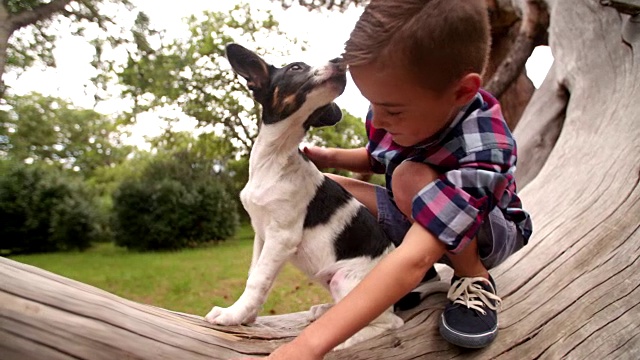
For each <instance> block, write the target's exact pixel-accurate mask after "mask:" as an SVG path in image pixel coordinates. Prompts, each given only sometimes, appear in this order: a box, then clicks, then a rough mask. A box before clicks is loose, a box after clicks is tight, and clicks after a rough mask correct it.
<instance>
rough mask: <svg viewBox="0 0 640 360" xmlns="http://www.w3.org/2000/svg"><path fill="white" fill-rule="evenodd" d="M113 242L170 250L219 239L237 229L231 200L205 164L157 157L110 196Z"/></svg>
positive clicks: (230, 234)
mask: <svg viewBox="0 0 640 360" xmlns="http://www.w3.org/2000/svg"><path fill="white" fill-rule="evenodd" d="M113 211H114V224H113V229H114V236H115V239H116V244H118V245H120V246H125V247H127V248H130V249H135V250H173V249H180V248H184V247H191V246H195V245H197V244H201V243H205V242H209V241H217V240H223V239H226V238H228V237H230V236H232V235H233V234H234V233H235V230H236V228H237V226H238V212H237V208H236V202H235V201H234V199H233V198H232V197H231V195H229V193H228V192H227V191H226V188H225V187H224V185H223V184H222V183H221V182H220V181H219V179H218V178H217V176H216V175H215V174H212V172H210V171H209V170H208V167H207V166H206V164H201V163H198V162H194V161H192V160H191V159H189V157H188V156H187V155H184V154H183V155H174V156H172V157H170V158H165V159H163V158H159V159H157V160H155V161H152V162H151V163H150V164H148V165H147V167H146V168H145V170H144V171H143V173H142V175H141V176H140V177H139V178H136V179H129V180H126V181H124V182H123V183H122V184H121V185H120V187H119V188H118V189H117V190H116V192H115V194H114V197H113Z"/></svg>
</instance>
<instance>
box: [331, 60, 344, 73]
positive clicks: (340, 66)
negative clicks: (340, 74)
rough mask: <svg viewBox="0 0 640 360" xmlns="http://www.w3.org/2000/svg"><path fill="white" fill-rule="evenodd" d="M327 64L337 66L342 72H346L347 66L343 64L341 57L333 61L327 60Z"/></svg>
mask: <svg viewBox="0 0 640 360" xmlns="http://www.w3.org/2000/svg"><path fill="white" fill-rule="evenodd" d="M329 63H331V64H334V65H338V68H339V69H340V70H342V71H345V70H347V64H345V63H344V60H343V59H342V58H341V57H337V58H335V59H331V60H329Z"/></svg>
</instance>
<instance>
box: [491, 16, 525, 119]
mask: <svg viewBox="0 0 640 360" xmlns="http://www.w3.org/2000/svg"><path fill="white" fill-rule="evenodd" d="M514 15H515V14H514ZM491 27H492V33H491V40H492V43H491V54H490V56H489V64H488V65H487V69H486V70H485V72H484V74H483V82H484V83H488V82H489V81H490V80H491V78H492V77H493V76H494V74H495V73H496V70H497V69H498V67H499V66H500V64H502V63H503V61H504V60H505V59H506V58H507V56H509V53H510V50H511V49H512V47H513V44H514V43H515V41H516V39H517V37H518V33H519V29H520V21H519V20H517V18H516V20H515V21H514V22H512V23H505V20H504V19H503V18H498V17H496V18H494V17H492V19H491ZM534 91H535V87H534V86H533V83H532V82H531V80H530V79H529V78H528V77H527V74H526V72H525V71H524V69H521V70H520V74H519V75H518V76H517V78H516V79H515V80H514V81H513V83H512V84H511V85H510V86H509V87H507V88H506V89H505V90H504V91H503V92H502V94H501V95H500V96H499V97H498V99H499V100H500V105H501V107H502V113H503V115H504V118H505V120H506V121H507V124H508V125H509V128H510V129H511V130H512V131H513V130H514V129H515V128H516V125H517V124H518V122H519V121H520V118H521V117H522V113H523V112H524V109H525V108H526V107H527V104H528V103H529V100H530V99H531V96H533V92H534Z"/></svg>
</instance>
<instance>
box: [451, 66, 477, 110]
mask: <svg viewBox="0 0 640 360" xmlns="http://www.w3.org/2000/svg"><path fill="white" fill-rule="evenodd" d="M481 84H482V78H481V77H480V75H478V74H476V73H469V74H466V75H465V76H463V77H462V79H460V80H459V81H458V86H457V87H456V89H455V94H454V96H455V103H456V105H457V106H463V105H466V104H467V103H468V102H469V101H471V99H473V97H474V96H476V94H477V93H478V90H480V85H481Z"/></svg>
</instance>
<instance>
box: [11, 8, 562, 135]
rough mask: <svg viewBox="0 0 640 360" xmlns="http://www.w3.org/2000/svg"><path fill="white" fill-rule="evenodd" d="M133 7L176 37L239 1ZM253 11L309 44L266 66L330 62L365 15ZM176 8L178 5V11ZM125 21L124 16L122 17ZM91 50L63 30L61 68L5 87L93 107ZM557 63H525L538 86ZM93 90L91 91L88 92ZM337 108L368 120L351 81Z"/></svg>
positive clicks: (155, 128)
mask: <svg viewBox="0 0 640 360" xmlns="http://www.w3.org/2000/svg"><path fill="white" fill-rule="evenodd" d="M132 2H133V4H134V5H135V6H136V7H137V8H139V9H140V10H142V11H144V12H145V13H147V14H148V15H149V17H150V18H151V22H152V27H154V28H156V29H166V30H167V34H171V35H172V36H176V37H183V36H188V32H187V26H186V25H185V23H184V21H183V19H184V18H185V17H186V16H189V15H191V14H200V13H202V12H203V11H205V10H210V11H229V10H230V9H231V8H232V7H233V6H234V5H235V4H236V3H238V2H239V1H238V0H225V1H201V0H181V1H180V2H175V1H167V0H132ZM248 2H249V3H250V4H251V8H252V9H254V8H255V9H256V10H259V9H271V10H272V12H273V14H274V16H275V18H276V20H277V21H278V22H279V23H280V30H282V31H284V32H286V33H287V34H288V35H289V36H291V37H295V38H297V39H299V40H306V41H307V44H308V46H307V50H306V51H302V50H301V49H300V48H299V47H298V46H295V45H292V46H291V48H289V49H288V50H289V51H288V52H289V53H290V56H289V57H290V58H278V57H275V56H272V57H269V56H267V60H268V61H271V62H273V63H274V64H275V65H282V64H284V63H286V62H292V61H305V62H308V63H314V62H315V63H319V62H323V61H326V60H328V59H332V58H334V57H336V56H337V55H339V54H340V53H341V52H342V49H343V46H344V42H345V41H346V40H347V38H348V37H349V33H350V32H351V29H352V28H353V25H354V23H355V21H356V20H357V19H358V16H359V15H360V13H361V11H362V9H361V8H352V9H350V10H348V11H346V12H345V13H338V12H329V11H324V12H321V13H319V12H308V11H307V10H306V9H302V8H300V7H294V8H291V9H288V10H286V11H284V10H282V9H281V8H280V7H279V6H277V5H276V4H273V3H271V2H270V1H267V0H249V1H248ZM176 4H179V5H177V6H176ZM123 18H126V14H125V15H123ZM92 56H93V48H92V47H91V46H90V45H88V44H87V43H86V42H85V40H84V39H82V38H78V37H73V36H71V35H69V34H68V33H65V32H64V30H61V32H60V35H59V40H58V43H57V47H56V50H55V57H56V61H57V65H58V66H57V68H55V69H43V68H39V67H36V68H33V69H30V70H28V71H27V72H25V73H24V74H22V75H21V76H19V77H16V76H15V74H7V75H6V78H5V81H6V83H7V85H9V86H11V88H12V92H13V93H16V94H24V93H27V92H29V91H38V92H40V93H43V94H45V95H52V96H58V97H62V98H67V99H69V100H71V101H72V102H73V103H74V104H76V105H78V106H83V107H92V106H93V93H92V91H91V88H92V86H91V84H90V81H89V78H90V77H91V75H92V74H93V72H94V71H95V70H94V69H93V68H92V67H91V66H90V65H89V63H90V61H91V59H92ZM552 61H553V58H552V56H551V53H550V51H549V49H548V48H538V49H536V50H535V51H534V54H533V56H532V57H531V58H530V59H529V62H528V63H527V74H528V75H529V77H530V78H531V80H532V81H533V83H534V84H535V85H536V87H537V86H539V84H540V83H541V82H542V80H543V79H544V77H545V75H546V73H547V72H548V69H549V67H550V66H551V62H552ZM87 89H89V90H87ZM336 102H337V103H338V104H339V105H340V106H341V107H343V108H345V109H346V110H347V111H349V112H350V113H352V114H354V115H356V116H362V117H364V114H365V111H366V109H367V105H368V104H367V102H366V100H364V98H362V96H360V93H359V92H358V90H357V88H356V87H355V86H354V85H353V83H352V82H351V81H350V80H349V83H348V85H347V89H346V90H345V92H344V93H343V95H341V96H340V98H338V99H337V100H336ZM125 106H127V104H126V103H125V102H122V101H118V100H117V99H113V100H112V101H109V102H105V103H103V104H101V105H100V106H99V107H98V108H97V110H98V111H101V112H104V113H117V112H119V111H121V110H122V108H123V107H125ZM162 126H163V124H162V122H161V121H158V119H157V115H155V114H148V115H146V116H142V117H140V118H139V121H138V124H136V125H135V126H134V128H133V129H132V132H133V136H132V138H131V139H130V142H132V143H136V144H140V143H141V142H143V136H145V135H147V136H154V135H157V134H159V133H160V132H161V129H162ZM193 126H194V122H192V121H182V122H181V124H180V125H179V130H191V129H193Z"/></svg>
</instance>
